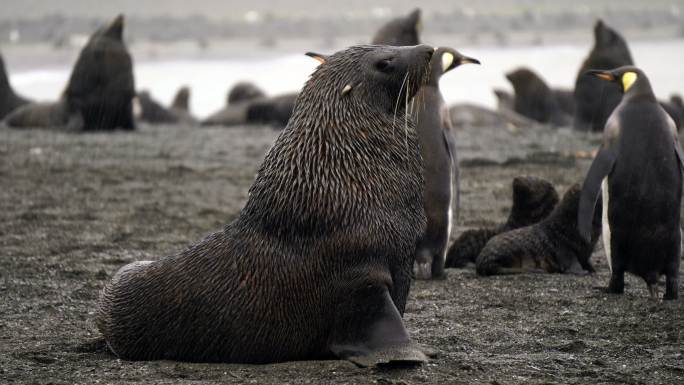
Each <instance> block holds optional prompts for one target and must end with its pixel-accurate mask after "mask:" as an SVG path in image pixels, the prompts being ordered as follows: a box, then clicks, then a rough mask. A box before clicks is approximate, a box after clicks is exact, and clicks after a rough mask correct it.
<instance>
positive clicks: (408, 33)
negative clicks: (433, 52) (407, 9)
mask: <svg viewBox="0 0 684 385" xmlns="http://www.w3.org/2000/svg"><path fill="white" fill-rule="evenodd" d="M422 29H423V27H422V23H421V20H420V9H419V8H416V9H414V10H413V11H411V13H409V14H408V15H406V16H403V17H398V18H396V19H392V20H390V21H389V22H388V23H387V24H385V25H383V26H382V27H381V28H380V29H379V30H378V32H377V33H376V34H375V36H374V37H373V40H372V41H371V42H372V43H373V44H386V45H393V46H405V45H416V44H420V32H421V30H422Z"/></svg>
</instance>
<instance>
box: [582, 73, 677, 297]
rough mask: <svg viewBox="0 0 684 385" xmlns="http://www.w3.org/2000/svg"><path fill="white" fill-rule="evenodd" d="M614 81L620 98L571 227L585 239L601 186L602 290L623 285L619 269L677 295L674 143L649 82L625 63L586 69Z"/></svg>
mask: <svg viewBox="0 0 684 385" xmlns="http://www.w3.org/2000/svg"><path fill="white" fill-rule="evenodd" d="M587 73H588V74H589V75H593V76H595V77H597V78H599V79H601V80H605V81H609V82H614V83H617V84H618V85H619V87H620V89H621V90H622V93H623V96H622V100H621V101H620V103H619V104H618V106H617V107H616V108H615V110H614V111H613V112H612V114H611V115H610V117H609V118H608V121H607V122H606V126H605V129H604V131H603V143H602V145H601V147H600V148H599V151H598V153H597V155H596V158H595V159H594V162H593V163H592V165H591V167H590V168H589V172H588V173H587V176H586V178H585V180H584V185H583V186H582V194H581V198H580V207H579V210H578V227H579V231H580V234H582V236H583V237H584V238H585V239H586V240H588V239H589V238H590V234H591V222H592V218H593V212H594V207H595V205H596V201H597V199H598V196H599V192H601V191H602V194H603V195H602V196H603V205H604V206H603V207H604V210H603V221H602V226H603V243H604V249H605V252H606V257H607V259H608V265H609V267H610V270H611V277H610V283H609V285H608V292H610V293H616V294H621V293H622V292H623V291H624V273H625V271H627V272H630V273H632V274H635V275H637V276H640V277H641V278H643V279H644V280H645V281H646V284H647V285H648V289H649V292H650V294H651V296H652V297H654V298H657V282H658V278H659V276H660V275H662V274H664V275H665V277H666V281H665V282H666V283H665V284H666V289H665V296H664V299H676V298H677V297H678V286H679V284H678V281H679V263H680V262H679V261H680V255H681V230H680V203H681V195H682V174H681V172H682V168H683V167H684V163H682V159H683V155H682V149H681V146H680V144H679V139H678V137H677V129H676V127H675V124H674V122H673V121H672V119H671V118H670V117H669V116H668V115H667V113H666V112H665V110H663V108H662V107H661V106H660V105H659V104H658V101H657V100H656V98H655V96H654V94H653V90H652V88H651V84H650V82H649V80H648V78H647V77H646V75H645V74H644V72H643V71H641V70H640V69H638V68H636V67H633V66H625V67H620V68H617V69H614V70H608V71H606V70H590V71H588V72H587Z"/></svg>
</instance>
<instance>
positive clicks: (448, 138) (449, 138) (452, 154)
mask: <svg viewBox="0 0 684 385" xmlns="http://www.w3.org/2000/svg"><path fill="white" fill-rule="evenodd" d="M442 132H443V133H444V143H445V144H446V147H447V151H448V152H449V159H450V160H451V169H452V170H453V176H452V179H451V181H452V182H451V184H452V188H453V189H454V191H455V192H456V194H454V195H456V208H455V210H454V214H455V217H456V218H454V219H455V220H456V221H458V218H459V216H460V213H461V178H460V175H459V169H458V155H457V154H456V142H455V141H454V136H453V135H452V134H451V132H449V131H448V130H443V131H442Z"/></svg>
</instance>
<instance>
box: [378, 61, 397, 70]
mask: <svg viewBox="0 0 684 385" xmlns="http://www.w3.org/2000/svg"><path fill="white" fill-rule="evenodd" d="M375 68H377V69H378V70H379V71H382V72H391V71H392V69H393V68H394V66H393V65H392V59H381V60H378V61H377V62H375Z"/></svg>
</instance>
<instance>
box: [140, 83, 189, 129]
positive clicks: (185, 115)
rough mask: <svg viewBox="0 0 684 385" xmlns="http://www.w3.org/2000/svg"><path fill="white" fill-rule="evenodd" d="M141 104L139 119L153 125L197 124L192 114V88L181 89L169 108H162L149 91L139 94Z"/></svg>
mask: <svg viewBox="0 0 684 385" xmlns="http://www.w3.org/2000/svg"><path fill="white" fill-rule="evenodd" d="M138 101H139V103H140V110H141V111H140V116H139V117H138V119H139V120H140V121H143V122H147V123H151V124H179V123H181V124H195V123H197V119H195V118H194V117H193V116H192V114H191V113H190V88H188V87H186V86H184V87H181V88H180V89H179V90H178V92H176V95H175V96H174V98H173V102H172V103H171V106H170V107H169V108H166V107H164V106H162V104H161V103H160V102H158V101H157V100H155V99H153V98H152V96H151V95H150V93H149V92H148V91H141V92H139V93H138Z"/></svg>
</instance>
